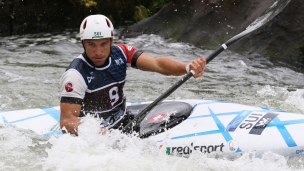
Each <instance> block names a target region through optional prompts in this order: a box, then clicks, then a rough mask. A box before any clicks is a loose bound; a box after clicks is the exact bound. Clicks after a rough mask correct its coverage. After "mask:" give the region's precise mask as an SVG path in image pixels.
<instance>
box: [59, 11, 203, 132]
mask: <svg viewBox="0 0 304 171" xmlns="http://www.w3.org/2000/svg"><path fill="white" fill-rule="evenodd" d="M113 31H114V28H113V25H112V23H111V21H110V20H109V19H108V18H107V17H105V16H104V15H91V16H88V17H86V18H85V19H84V20H83V21H82V23H81V25H80V38H81V41H82V44H83V47H84V52H83V54H81V55H79V56H78V57H76V58H75V59H74V60H73V61H72V62H71V64H70V66H69V67H68V68H67V70H66V72H65V73H64V74H63V75H62V77H61V80H60V84H61V100H60V111H61V115H60V127H61V128H62V130H63V132H64V133H66V132H69V133H71V134H76V135H77V129H78V126H79V125H80V124H81V122H80V118H79V117H82V116H85V115H87V114H90V115H94V116H96V117H99V118H102V120H103V121H102V123H101V127H105V128H108V129H109V128H114V129H117V128H119V127H120V128H121V127H122V126H123V125H124V124H126V118H127V116H126V113H125V110H126V104H125V103H126V99H125V96H124V93H123V87H124V83H125V78H126V68H127V65H130V66H131V67H133V68H137V69H140V70H144V71H151V72H158V73H160V74H164V75H176V76H180V75H183V74H186V73H187V72H189V70H190V69H191V70H193V71H194V72H195V75H194V77H195V78H197V77H200V76H202V75H203V73H204V67H205V65H206V60H205V58H203V57H202V58H198V59H196V60H194V61H192V62H191V63H190V64H188V65H187V64H185V63H183V62H179V61H176V60H173V59H170V58H167V57H159V58H154V57H151V56H150V55H148V54H146V53H143V52H141V51H138V50H136V49H135V48H134V47H132V46H128V45H125V44H117V45H114V44H113Z"/></svg>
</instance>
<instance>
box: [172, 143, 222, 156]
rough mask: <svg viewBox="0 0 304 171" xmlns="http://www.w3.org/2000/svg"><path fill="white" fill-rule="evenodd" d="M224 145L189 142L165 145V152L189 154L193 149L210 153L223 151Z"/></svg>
mask: <svg viewBox="0 0 304 171" xmlns="http://www.w3.org/2000/svg"><path fill="white" fill-rule="evenodd" d="M224 147H225V145H224V143H221V144H218V145H194V144H193V143H191V145H190V146H176V147H167V148H166V153H167V154H174V155H176V154H178V155H183V154H191V153H192V152H193V151H200V152H202V153H212V152H223V148H224Z"/></svg>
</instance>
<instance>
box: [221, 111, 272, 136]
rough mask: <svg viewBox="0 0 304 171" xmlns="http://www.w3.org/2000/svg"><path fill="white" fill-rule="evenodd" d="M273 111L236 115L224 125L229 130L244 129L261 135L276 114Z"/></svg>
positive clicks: (249, 132)
mask: <svg viewBox="0 0 304 171" xmlns="http://www.w3.org/2000/svg"><path fill="white" fill-rule="evenodd" d="M277 115H278V114H275V113H265V112H264V113H262V112H260V113H259V112H252V113H249V114H246V113H242V114H240V115H238V116H236V117H235V118H234V119H233V120H232V121H231V122H230V123H229V124H228V126H227V127H226V130H227V131H229V132H235V131H236V130H241V131H246V132H248V134H255V135H261V134H262V132H263V131H264V129H265V128H266V127H267V125H268V124H269V123H270V122H271V121H272V120H273V119H274V118H275V117H276V116H277Z"/></svg>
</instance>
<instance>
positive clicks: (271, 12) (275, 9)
mask: <svg viewBox="0 0 304 171" xmlns="http://www.w3.org/2000/svg"><path fill="white" fill-rule="evenodd" d="M290 1H291V0H277V1H275V2H274V4H273V5H272V6H271V7H269V8H268V9H267V10H266V11H265V12H264V13H263V14H262V15H261V16H260V17H258V18H257V19H256V20H255V21H254V22H252V23H251V24H250V25H249V26H248V27H247V28H246V30H244V31H243V32H241V33H239V34H237V35H235V36H234V37H232V38H231V39H229V40H228V41H227V42H225V43H224V44H222V45H221V46H220V47H219V48H218V49H217V50H215V51H214V52H213V53H212V54H210V55H209V56H208V57H206V61H207V64H208V63H209V62H210V61H212V60H213V59H214V58H215V57H216V56H217V55H218V54H220V53H221V52H222V51H224V50H225V49H227V48H228V47H229V46H230V45H232V44H233V43H235V42H237V41H238V40H240V39H242V38H243V37H245V36H247V35H248V34H250V33H251V32H253V31H255V30H257V29H258V28H260V27H262V26H263V25H264V24H265V23H267V22H268V21H270V20H272V19H273V18H274V17H275V16H276V15H277V14H278V13H280V12H281V11H282V10H283V9H284V8H285V7H286V6H287V5H288V3H289V2H290ZM192 76H193V73H192V72H191V71H190V72H189V73H188V74H186V75H185V76H183V78H182V79H180V80H179V81H178V82H177V83H175V84H174V85H173V86H172V87H170V88H169V89H168V90H167V91H166V92H165V93H164V94H162V95H161V96H159V97H158V98H157V99H156V100H154V101H153V103H151V104H150V105H149V106H147V107H146V108H145V109H144V110H143V111H142V112H141V113H139V114H138V115H137V116H136V117H135V118H134V119H133V120H132V121H131V122H129V123H128V124H127V125H126V126H125V127H124V128H123V129H122V131H123V132H124V133H130V132H132V130H133V127H138V125H139V123H140V122H141V121H142V120H143V119H144V118H145V117H146V116H147V113H148V112H149V111H150V110H151V109H152V108H153V107H155V106H156V105H157V104H159V103H160V102H162V101H163V100H164V99H165V98H167V97H168V96H169V95H170V94H172V93H173V92H174V91H175V90H176V89H177V88H179V87H180V86H181V85H182V84H183V83H185V82H186V81H187V80H188V79H189V78H191V77H192Z"/></svg>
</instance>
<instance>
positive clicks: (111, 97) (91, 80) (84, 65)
mask: <svg viewBox="0 0 304 171" xmlns="http://www.w3.org/2000/svg"><path fill="white" fill-rule="evenodd" d="M140 54H141V52H139V51H137V50H136V49H135V48H133V47H131V46H127V45H125V44H118V45H112V46H111V52H110V56H109V58H108V62H107V64H106V65H105V66H102V67H94V66H93V65H92V64H91V62H90V61H89V59H88V58H86V57H85V55H79V56H78V57H77V58H75V59H74V60H73V61H72V62H71V64H70V66H69V67H68V68H67V70H66V72H65V73H64V74H63V76H62V77H61V102H65V103H75V104H82V110H81V113H80V117H81V116H84V115H86V114H91V115H95V116H99V117H100V118H103V119H104V120H105V121H106V123H105V122H104V123H103V124H104V125H105V126H108V125H114V124H115V123H117V122H118V121H119V120H120V119H121V118H122V116H123V115H124V113H125V112H124V110H125V97H124V93H123V87H124V84H125V79H126V70H127V66H128V65H131V66H132V67H134V68H136V60H137V58H138V57H139V56H140Z"/></svg>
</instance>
